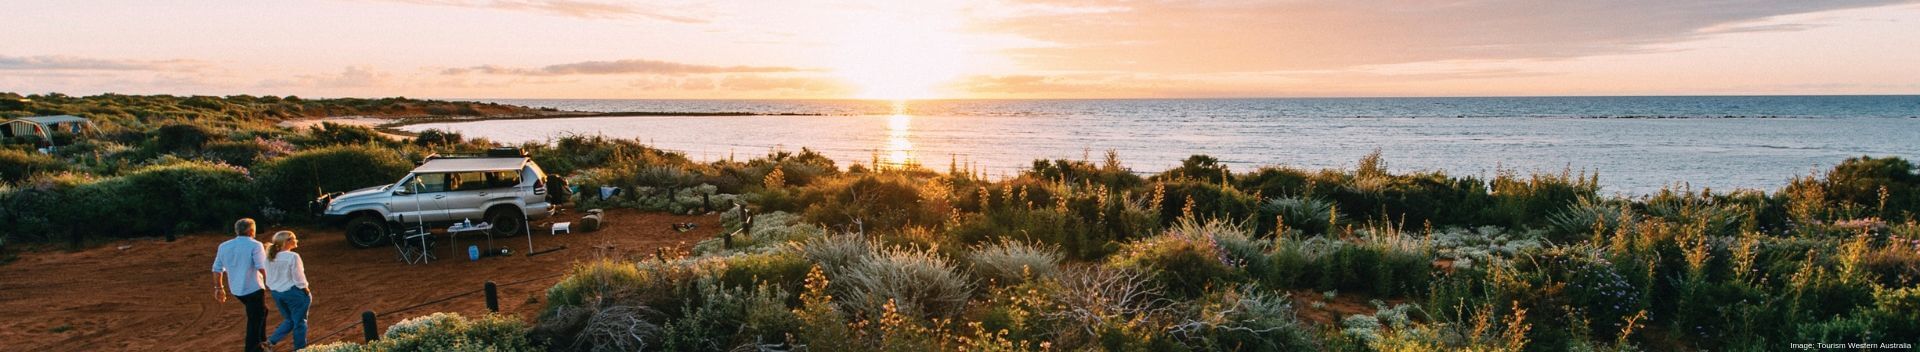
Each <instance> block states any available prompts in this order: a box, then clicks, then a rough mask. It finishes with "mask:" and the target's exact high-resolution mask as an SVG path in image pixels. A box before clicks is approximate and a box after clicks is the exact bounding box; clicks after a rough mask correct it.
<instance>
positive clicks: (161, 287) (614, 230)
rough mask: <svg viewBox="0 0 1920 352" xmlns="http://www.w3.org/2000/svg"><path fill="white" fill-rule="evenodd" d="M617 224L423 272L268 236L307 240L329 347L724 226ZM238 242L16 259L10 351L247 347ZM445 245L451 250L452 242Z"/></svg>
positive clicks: (619, 216) (8, 304)
mask: <svg viewBox="0 0 1920 352" xmlns="http://www.w3.org/2000/svg"><path fill="white" fill-rule="evenodd" d="M558 218H560V219H577V218H578V216H577V215H564V214H563V215H561V216H559V217H558ZM608 220H609V223H610V224H611V226H610V227H609V228H608V229H606V230H602V231H600V232H594V233H578V234H563V235H559V236H550V235H547V234H543V233H538V232H539V231H537V230H536V234H535V237H534V246H535V247H537V248H536V249H546V248H552V247H557V246H566V247H567V248H568V249H566V250H561V251H557V252H553V253H550V254H544V255H540V256H535V257H527V256H525V255H524V254H525V252H526V251H527V248H526V245H527V244H526V243H527V242H526V238H525V237H513V238H504V239H495V240H494V244H495V245H497V246H506V247H509V248H511V249H512V250H513V253H514V254H513V255H512V256H508V257H497V258H484V259H481V260H480V261H468V260H466V255H465V248H464V247H465V246H467V245H469V244H475V243H484V240H481V239H480V238H479V237H471V238H469V237H465V236H463V237H461V238H460V246H461V247H462V248H460V249H458V251H457V252H455V250H454V249H453V248H451V246H443V248H438V249H437V251H436V253H437V254H438V255H439V256H440V257H441V259H440V260H436V261H434V262H432V263H429V264H423V265H407V264H404V263H400V262H399V261H398V260H397V259H396V258H395V255H394V250H393V249H392V248H391V247H380V248H370V249H353V248H350V247H349V246H347V244H346V241H345V239H344V237H343V236H344V235H342V234H341V232H340V231H338V230H335V229H325V228H283V227H271V226H262V227H261V228H260V233H261V234H262V236H260V237H265V236H264V235H265V234H270V233H272V232H273V231H275V230H282V229H290V230H293V231H295V232H297V233H299V234H300V236H301V243H302V244H303V246H301V247H300V248H299V249H297V251H299V252H301V256H302V258H304V259H306V260H307V271H308V272H307V274H308V278H309V281H311V282H312V283H313V285H314V287H313V291H314V303H313V311H312V312H310V313H309V317H308V325H309V327H308V334H309V336H310V338H319V337H321V336H320V335H324V334H327V333H329V332H332V331H334V330H336V329H339V328H340V327H342V326H347V325H349V324H356V323H357V322H358V321H359V320H360V312H361V311H365V310H376V311H378V310H390V309H396V308H400V307H405V306H409V305H414V304H418V303H422V302H427V301H431V300H436V299H441V298H446V297H447V296H451V295H454V294H457V293H461V292H467V291H472V290H476V289H479V288H480V287H481V286H482V284H483V283H484V282H486V281H487V280H493V281H495V282H496V283H501V284H505V283H510V282H514V281H520V280H526V279H529V278H537V277H545V276H551V275H553V274H558V273H563V272H565V271H566V270H568V268H570V267H571V266H572V265H573V264H574V263H577V262H581V261H588V260H594V259H595V258H599V257H602V255H600V254H598V253H600V252H603V251H601V250H596V249H594V248H593V247H594V246H598V245H602V244H611V245H613V246H614V247H615V249H614V250H613V252H614V253H615V254H614V255H613V256H615V257H623V258H624V257H628V256H635V257H638V256H650V255H652V253H653V252H654V250H655V249H657V248H662V247H666V248H672V249H685V248H690V247H691V246H692V245H693V243H695V242H698V241H699V240H701V239H705V238H708V237H710V236H713V235H714V234H716V233H717V232H718V228H719V217H718V216H714V215H706V216H676V215H665V214H647V213H640V212H637V211H632V210H622V209H615V210H611V211H609V212H608ZM680 222H693V223H697V224H699V228H698V229H696V230H695V231H690V232H686V233H681V232H676V231H673V230H671V229H670V224H673V223H680ZM544 223H545V222H537V224H541V225H544ZM540 228H542V229H543V228H544V227H540ZM443 236H444V235H443ZM230 238H231V237H230V236H225V235H222V234H217V233H209V234H200V235H194V236H187V237H183V238H180V239H179V240H178V241H176V242H165V241H162V240H159V239H152V238H147V239H132V240H123V241H117V242H113V243H108V244H105V245H101V246H98V247H94V248H89V249H85V250H81V251H76V252H66V251H58V250H52V251H37V252H29V253H21V255H20V258H19V259H18V260H17V261H15V262H13V263H10V264H6V265H0V341H3V342H0V351H33V352H47V351H94V350H136V351H210V350H229V349H231V348H232V347H233V346H234V345H235V344H236V343H238V342H239V340H241V335H242V334H243V331H242V330H241V325H242V324H243V322H242V320H244V319H245V317H244V314H243V312H242V309H241V306H240V303H239V302H238V301H237V300H234V299H229V300H228V301H227V302H226V303H219V302H216V301H214V296H213V282H212V280H213V279H212V274H210V272H209V271H208V270H207V268H208V267H209V266H211V264H212V262H213V252H214V250H215V249H216V248H218V246H219V243H220V242H222V241H226V240H228V239H230ZM441 240H442V242H441V243H446V242H445V240H446V239H445V238H444V237H443V238H442V239H441ZM476 240H478V241H476ZM122 246H125V248H124V249H122ZM456 253H457V254H458V255H454V254H456ZM560 279H561V278H560V277H550V278H544V279H541V280H535V281H532V282H527V283H524V284H520V285H514V286H506V287H501V288H500V305H501V310H502V312H504V313H510V314H517V315H519V316H521V317H523V318H525V319H527V320H529V321H531V320H533V319H534V318H535V316H536V315H537V314H539V312H540V310H541V309H543V308H544V307H545V303H544V300H545V295H544V292H545V290H546V288H547V287H550V286H552V285H553V283H555V282H558V281H559V280H560ZM530 301H531V302H530ZM268 310H269V312H270V313H269V316H268V319H267V322H268V328H269V329H271V328H272V327H273V325H275V324H278V323H279V322H280V317H279V313H278V312H276V311H273V309H272V301H271V299H269V300H268ZM485 310H486V308H485V304H484V298H483V297H482V295H480V294H473V295H468V296H464V297H460V298H456V299H453V300H450V301H448V302H442V303H437V304H432V305H428V306H424V307H420V308H416V309H413V310H410V311H406V312H402V313H399V314H397V316H388V315H384V314H386V313H385V312H382V314H383V315H381V316H380V317H379V321H380V324H381V325H380V328H381V330H382V331H384V330H385V328H386V327H387V326H390V325H391V324H393V323H395V322H399V321H400V320H402V319H405V318H407V317H412V316H419V315H425V314H428V313H432V312H436V311H451V312H458V313H461V314H465V315H474V314H484V313H485ZM62 327H64V328H62ZM360 339H361V336H360V329H359V327H358V326H354V327H353V328H350V329H347V330H346V331H344V332H342V333H340V334H339V335H336V336H333V337H330V338H329V339H326V340H317V339H316V340H314V341H310V342H311V343H315V344H318V343H326V342H332V341H341V340H346V341H359V340H360Z"/></svg>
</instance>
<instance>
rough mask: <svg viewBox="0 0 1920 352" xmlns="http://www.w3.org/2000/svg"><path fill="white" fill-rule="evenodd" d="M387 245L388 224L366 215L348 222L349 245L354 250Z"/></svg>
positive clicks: (378, 218)
mask: <svg viewBox="0 0 1920 352" xmlns="http://www.w3.org/2000/svg"><path fill="white" fill-rule="evenodd" d="M386 243H387V222H386V221H383V220H381V219H380V217H377V216H372V215H366V216H361V217H357V218H353V221H350V222H347V244H350V245H353V248H371V247H373V246H378V245H381V244H386Z"/></svg>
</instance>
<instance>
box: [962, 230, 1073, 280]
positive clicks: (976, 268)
mask: <svg viewBox="0 0 1920 352" xmlns="http://www.w3.org/2000/svg"><path fill="white" fill-rule="evenodd" d="M967 262H969V263H971V264H972V268H973V273H974V275H978V276H979V277H980V278H982V279H986V280H990V281H992V282H995V283H998V284H1002V285H1016V284H1019V283H1021V282H1024V281H1026V279H1027V278H1043V277H1048V276H1052V275H1053V273H1054V271H1055V270H1058V269H1059V267H1060V254H1059V253H1058V252H1055V251H1054V250H1053V249H1052V248H1046V247H1041V246H1036V245H1032V244H1027V243H1025V242H1018V241H1006V242H1000V243H993V244H987V245H981V246H975V247H974V248H973V249H972V250H970V251H968V252H967Z"/></svg>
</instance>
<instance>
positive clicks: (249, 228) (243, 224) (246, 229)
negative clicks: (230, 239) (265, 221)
mask: <svg viewBox="0 0 1920 352" xmlns="http://www.w3.org/2000/svg"><path fill="white" fill-rule="evenodd" d="M233 235H234V236H253V218H240V221H235V222H233Z"/></svg>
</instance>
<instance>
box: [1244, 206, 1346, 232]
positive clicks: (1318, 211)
mask: <svg viewBox="0 0 1920 352" xmlns="http://www.w3.org/2000/svg"><path fill="white" fill-rule="evenodd" d="M1276 220H1279V221H1285V222H1286V228H1287V229H1288V230H1298V231H1300V232H1301V233H1304V234H1310V235H1311V234H1326V233H1329V231H1332V230H1333V229H1334V228H1337V227H1338V226H1340V223H1341V219H1340V213H1339V209H1336V208H1335V207H1334V204H1333V202H1328V201H1326V200H1323V199H1317V198H1304V197H1280V198H1274V199H1270V200H1267V202H1266V203H1264V204H1261V205H1260V221H1261V228H1260V230H1258V231H1257V233H1260V234H1262V235H1265V234H1268V233H1271V232H1272V231H1273V230H1272V229H1274V228H1275V227H1274V226H1273V224H1274V221H1276Z"/></svg>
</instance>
